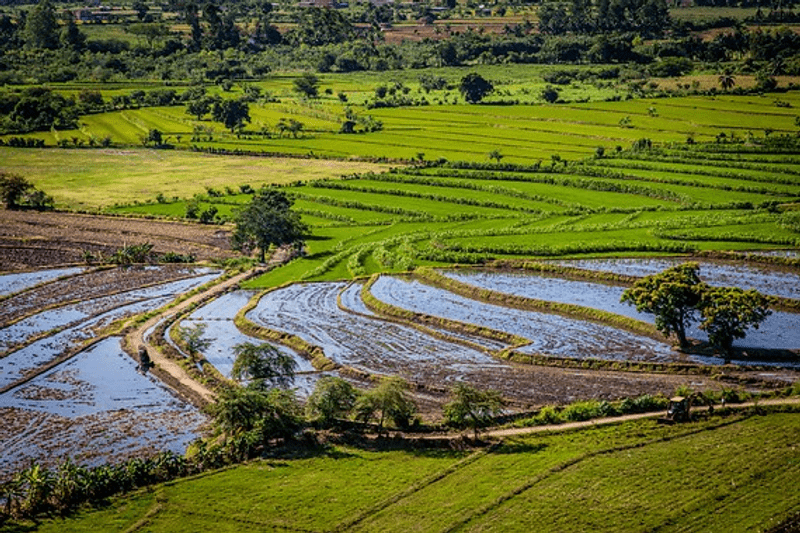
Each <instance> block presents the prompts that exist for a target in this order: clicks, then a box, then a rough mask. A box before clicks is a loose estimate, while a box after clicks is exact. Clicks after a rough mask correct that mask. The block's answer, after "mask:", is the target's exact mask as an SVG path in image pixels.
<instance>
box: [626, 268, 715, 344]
mask: <svg viewBox="0 0 800 533" xmlns="http://www.w3.org/2000/svg"><path fill="white" fill-rule="evenodd" d="M699 270H700V265H699V264H698V263H683V264H681V265H676V266H674V267H671V268H668V269H666V270H664V271H663V272H661V273H659V274H654V275H652V276H646V277H644V278H642V279H640V280H639V281H637V282H636V283H635V284H634V285H633V287H631V288H630V289H627V290H626V291H625V292H623V293H622V300H621V301H623V302H627V303H630V304H631V305H635V306H636V310H637V311H639V312H640V313H650V314H653V315H655V317H656V328H658V330H659V331H661V332H662V333H663V334H664V335H667V336H669V335H670V334H671V333H675V334H676V335H677V337H678V342H679V343H680V346H681V348H686V347H687V346H688V345H689V342H688V341H687V339H686V328H687V327H688V326H689V324H690V323H691V321H692V319H693V318H694V316H695V310H696V307H697V305H698V303H699V302H700V296H701V294H702V291H703V285H702V284H701V282H700V277H699V275H698V272H699Z"/></svg>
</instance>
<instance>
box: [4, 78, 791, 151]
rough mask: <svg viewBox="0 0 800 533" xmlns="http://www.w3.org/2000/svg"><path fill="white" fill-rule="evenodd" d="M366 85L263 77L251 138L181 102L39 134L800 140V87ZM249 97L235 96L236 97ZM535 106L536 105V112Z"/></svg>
mask: <svg viewBox="0 0 800 533" xmlns="http://www.w3.org/2000/svg"><path fill="white" fill-rule="evenodd" d="M383 75H385V76H388V77H390V74H383ZM453 75H454V74H453V72H450V73H449V76H451V77H452V76H453ZM407 76H409V74H408V73H403V75H402V76H401V75H400V74H398V75H397V77H398V78H399V79H398V80H396V81H398V82H399V83H405V82H403V81H402V78H404V77H407ZM357 81H358V78H357V76H355V77H353V76H351V75H348V76H347V77H346V76H343V75H327V76H325V77H324V78H323V83H322V85H321V90H322V93H321V97H320V98H319V99H315V100H310V101H309V100H302V99H299V98H297V97H296V95H294V94H293V93H292V91H291V78H289V77H286V78H280V79H275V80H270V81H267V82H259V83H258V84H257V85H259V86H260V87H262V88H264V89H265V90H267V91H269V92H270V93H271V94H272V95H273V96H275V97H277V98H278V100H279V101H278V102H273V103H255V104H251V110H250V117H251V122H250V123H249V124H247V125H246V127H245V128H244V131H243V132H241V133H231V132H230V131H228V130H226V129H225V128H224V127H223V126H222V124H219V123H215V122H212V121H211V120H210V119H208V118H205V119H204V120H202V121H198V120H196V117H192V116H189V115H188V114H187V113H186V111H185V108H184V107H183V106H172V107H148V108H142V109H129V110H124V111H113V112H107V113H100V114H94V115H86V116H83V117H81V119H80V120H81V127H80V129H77V130H72V131H52V132H40V133H36V134H30V135H29V136H32V137H36V138H40V139H44V141H45V143H46V144H47V145H56V144H58V143H59V142H60V141H61V142H66V143H67V144H69V145H73V144H75V143H81V144H84V145H85V144H88V143H91V142H95V141H98V140H100V139H104V138H109V139H111V141H112V143H113V145H114V146H126V147H128V146H141V143H142V138H143V137H144V136H146V135H147V133H148V131H150V130H151V129H157V130H159V131H161V132H162V133H163V134H164V136H165V139H166V142H168V143H169V144H171V145H173V146H175V147H178V148H190V147H192V146H194V147H197V148H201V149H204V150H228V151H234V150H241V151H246V152H255V153H266V154H293V155H303V156H317V157H326V158H339V159H347V158H369V159H380V158H385V159H390V160H410V159H418V158H423V159H425V160H438V159H446V160H449V161H488V160H489V154H491V153H499V155H500V156H501V157H502V158H503V161H505V162H509V163H518V164H533V163H536V162H537V161H548V160H549V159H550V158H551V157H553V156H554V155H557V156H559V157H562V158H565V159H570V160H575V159H580V158H583V157H586V156H589V155H591V154H593V153H594V151H595V150H596V149H597V148H598V147H602V148H603V149H605V150H607V151H610V150H615V149H616V147H618V146H620V147H627V146H629V145H630V144H631V143H632V142H634V141H635V140H637V139H641V138H648V139H651V140H652V141H653V142H686V141H687V139H689V138H691V139H693V140H694V141H697V142H705V141H713V140H715V139H716V138H717V137H718V136H720V135H722V134H724V137H725V138H733V139H736V138H738V139H744V138H748V137H750V136H762V135H764V132H765V131H767V132H770V133H772V134H773V135H780V134H787V133H794V132H796V131H797V126H796V125H795V116H796V112H795V111H794V108H796V107H798V106H800V95H799V94H798V93H797V92H788V93H785V94H782V95H781V96H780V100H781V101H782V102H785V103H788V104H789V105H791V106H792V107H778V106H777V105H776V104H775V101H776V98H775V97H774V96H770V95H765V96H757V95H756V96H732V95H719V96H717V97H713V98H712V97H704V96H685V97H674V98H659V99H634V100H627V101H625V100H623V101H614V102H606V101H602V99H603V95H601V94H594V95H592V96H591V100H592V101H590V102H586V103H567V104H541V102H540V101H539V100H538V98H539V97H538V93H539V91H540V90H541V88H538V89H536V88H530V87H526V86H525V84H524V83H520V82H519V80H508V85H507V86H503V87H505V88H504V89H503V94H506V93H508V95H509V96H503V98H502V99H504V100H509V99H510V100H513V101H517V100H519V101H520V102H522V104H521V105H496V104H495V105H493V104H491V103H487V104H479V105H468V104H465V103H464V102H463V98H462V97H461V95H460V94H459V93H458V91H457V90H450V91H436V92H432V93H430V94H426V93H424V91H422V90H421V89H420V88H419V86H418V85H419V84H418V82H416V81H412V80H407V81H408V84H409V85H408V86H407V89H408V90H409V93H408V97H410V98H412V99H416V100H419V99H423V98H424V99H425V100H426V102H428V104H429V105H424V106H415V107H390V108H379V109H367V108H366V107H364V106H365V104H366V103H368V102H369V101H370V100H371V99H373V98H374V90H370V88H371V87H375V86H377V85H380V84H381V83H380V80H375V79H374V77H373V79H372V81H371V83H370V84H369V85H367V87H370V88H366V89H365V86H364V85H361V86H360V87H359V86H358V85H357ZM454 83H457V79H455V80H454ZM388 85H390V86H391V85H392V84H391V83H389V84H388ZM535 86H536V84H534V87H535ZM580 86H581V87H584V89H585V87H586V86H584V85H580ZM325 89H328V92H329V93H330V94H326V93H325ZM239 90H240V89H239V88H237V89H235V90H233V91H232V92H231V93H230V94H225V95H224V96H225V97H226V98H228V97H235V96H237V95H238V92H237V91H239ZM565 90H567V89H565ZM593 90H594V89H593ZM65 91H66V92H70V91H74V89H70V90H66V89H65ZM523 91H524V92H523ZM212 92H219V91H218V90H216V89H214V90H212ZM339 93H342V94H344V95H345V96H346V97H347V98H348V102H347V103H343V102H341V101H340V100H339V98H338V96H337V95H338V94H339ZM401 93H402V91H399V92H398V94H401ZM609 96H611V95H606V97H609ZM618 96H619V95H618ZM489 102H491V98H490V99H489ZM526 102H528V103H534V102H537V103H536V105H525V103H526ZM348 106H349V108H350V109H351V110H352V111H353V112H355V113H356V114H357V115H358V116H360V117H362V118H364V117H367V116H371V117H372V118H373V119H375V120H379V121H381V122H382V123H383V129H382V130H381V131H376V132H372V133H359V134H343V133H339V130H340V128H341V123H342V121H343V120H344V115H345V109H346V107H348ZM282 119H285V120H289V119H292V120H297V121H299V122H301V123H302V124H303V126H304V129H303V130H302V131H301V132H300V133H299V134H297V135H292V134H289V133H288V132H283V133H281V132H280V131H279V130H278V128H277V127H276V126H277V124H278V122H279V121H281V120H282ZM198 127H199V128H203V129H204V130H203V132H202V133H199V134H198V133H197V132H196V131H195V129H196V128H198ZM6 137H8V136H6Z"/></svg>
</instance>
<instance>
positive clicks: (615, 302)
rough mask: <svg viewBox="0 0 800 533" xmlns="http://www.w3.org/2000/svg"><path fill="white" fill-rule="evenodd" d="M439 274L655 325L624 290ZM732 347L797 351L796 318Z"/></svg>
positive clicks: (799, 322)
mask: <svg viewBox="0 0 800 533" xmlns="http://www.w3.org/2000/svg"><path fill="white" fill-rule="evenodd" d="M442 273H443V274H444V275H446V276H448V277H451V278H453V279H456V280H458V281H461V282H464V283H468V284H470V285H474V286H477V287H481V288H485V289H490V290H493V291H497V292H502V293H506V294H513V295H518V296H524V297H526V298H536V299H540V300H548V301H552V302H561V303H568V304H577V305H582V306H585V307H591V308H594V309H601V310H603V311H608V312H610V313H615V314H618V315H623V316H627V317H630V318H635V319H637V320H641V321H643V322H649V323H651V324H652V323H654V322H655V317H654V316H653V315H651V314H647V313H639V312H638V311H636V308H635V307H634V306H632V305H628V304H626V303H621V302H620V298H622V293H623V292H624V290H625V288H624V287H616V286H610V285H603V284H600V283H591V282H586V281H573V280H566V279H559V278H553V277H549V276H540V275H537V274H532V273H507V272H479V271H474V270H463V271H461V270H459V271H453V270H445V271H442ZM798 283H800V281H799V282H798ZM373 292H374V291H373ZM376 296H377V294H376ZM687 334H688V336H689V337H691V338H694V339H698V340H701V341H707V340H708V335H707V334H706V333H705V332H704V331H703V330H701V329H700V328H699V327H697V323H695V324H694V325H693V326H692V327H690V328H689V330H688V331H687ZM734 346H736V347H739V348H751V349H752V348H763V349H768V350H796V349H800V315H799V314H796V313H786V312H782V311H773V312H772V314H771V315H770V316H768V317H767V318H766V320H764V322H763V323H762V324H761V325H760V326H759V328H758V329H750V330H749V331H748V333H747V336H746V337H745V338H744V339H737V340H736V341H735V342H734ZM710 361H711V360H708V359H703V360H702V361H701V360H698V362H703V363H706V364H710ZM717 364H719V363H717Z"/></svg>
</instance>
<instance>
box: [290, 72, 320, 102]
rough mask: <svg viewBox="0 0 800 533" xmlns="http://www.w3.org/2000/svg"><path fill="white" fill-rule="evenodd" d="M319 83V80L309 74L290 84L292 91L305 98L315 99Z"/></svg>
mask: <svg viewBox="0 0 800 533" xmlns="http://www.w3.org/2000/svg"><path fill="white" fill-rule="evenodd" d="M319 83H320V80H319V78H318V77H317V76H315V75H314V74H311V73H309V72H307V73H305V74H303V75H302V76H300V77H299V78H296V79H295V80H294V82H292V84H293V86H294V90H295V91H297V92H298V93H299V94H300V95H302V96H305V97H306V98H316V97H317V96H318V95H319Z"/></svg>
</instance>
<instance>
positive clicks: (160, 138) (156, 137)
mask: <svg viewBox="0 0 800 533" xmlns="http://www.w3.org/2000/svg"><path fill="white" fill-rule="evenodd" d="M150 143H153V146H155V147H159V146H162V145H163V143H164V135H163V134H162V133H161V131H160V130H157V129H155V128H153V129H151V130H150V131H148V132H147V136H146V137H144V139H143V143H142V144H144V145H145V146H147V145H148V144H150Z"/></svg>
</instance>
